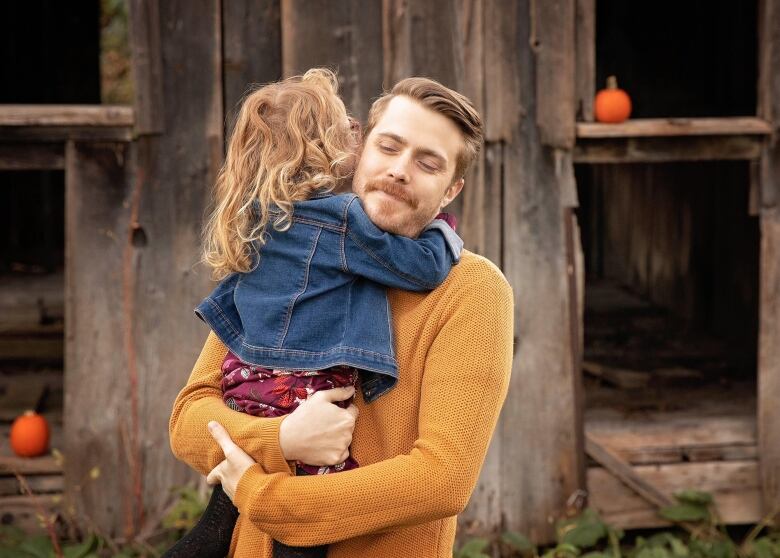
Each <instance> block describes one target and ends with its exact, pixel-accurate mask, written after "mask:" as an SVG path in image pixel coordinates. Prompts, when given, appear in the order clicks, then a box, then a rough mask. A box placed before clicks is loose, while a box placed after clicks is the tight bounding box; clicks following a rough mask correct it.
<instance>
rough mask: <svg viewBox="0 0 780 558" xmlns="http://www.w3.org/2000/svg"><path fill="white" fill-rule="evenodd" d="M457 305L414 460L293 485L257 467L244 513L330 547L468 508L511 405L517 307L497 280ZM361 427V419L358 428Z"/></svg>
mask: <svg viewBox="0 0 780 558" xmlns="http://www.w3.org/2000/svg"><path fill="white" fill-rule="evenodd" d="M491 279H492V280H490V281H481V282H478V283H477V284H473V283H472V284H471V285H469V286H468V289H464V290H463V292H460V293H459V294H458V295H457V296H454V297H452V298H453V301H452V304H451V308H450V309H449V310H448V312H446V313H445V316H444V317H442V322H441V328H440V331H439V333H438V335H437V337H436V339H435V341H434V342H433V343H432V345H431V347H430V350H429V351H428V356H427V359H426V364H425V371H424V376H423V380H422V386H421V399H420V407H419V419H418V429H419V435H418V438H417V440H416V441H415V443H414V445H413V448H412V450H411V451H410V452H409V453H408V454H403V455H398V456H396V457H394V458H391V459H388V460H385V461H381V462H379V463H374V464H371V465H366V466H361V467H360V468H357V469H354V470H351V471H345V472H341V473H338V474H334V475H322V476H314V477H303V476H302V477H290V476H287V475H282V474H266V473H264V472H263V469H262V468H261V467H259V466H257V465H253V466H252V467H250V468H249V469H247V471H246V472H245V473H244V475H243V476H242V478H241V480H240V481H239V484H238V487H237V490H236V495H235V504H236V506H237V507H238V509H239V511H240V513H241V514H242V515H244V514H245V515H246V516H247V518H248V519H249V520H251V521H253V522H254V523H255V524H256V526H257V527H258V529H260V530H262V531H265V532H267V533H269V534H270V535H271V536H272V537H273V538H274V539H277V540H279V541H281V542H283V543H286V544H289V545H303V546H306V545H314V544H326V543H332V542H335V541H339V540H344V539H348V538H352V537H356V536H360V535H364V534H368V533H376V532H379V531H384V530H388V529H394V528H398V527H403V526H409V525H415V524H420V523H425V522H429V521H434V520H437V519H441V518H444V517H450V516H453V515H457V514H458V513H460V512H461V511H462V510H463V509H464V508H465V506H466V504H467V502H468V500H469V498H470V496H471V493H472V491H473V489H474V487H475V486H476V483H477V480H478V477H479V471H480V469H481V467H482V462H483V461H484V458H485V454H486V453H487V448H488V443H489V441H490V438H491V436H492V433H493V430H494V428H495V425H496V422H497V420H498V415H499V412H500V410H501V406H502V405H503V402H504V398H505V396H506V392H507V388H508V384H509V376H510V372H511V364H512V339H513V310H512V307H513V301H512V292H511V288H510V287H509V285H508V284H507V283H506V281H505V280H504V279H503V278H501V279H500V280H499V279H497V278H496V277H495V276H493V277H491ZM358 420H360V419H358Z"/></svg>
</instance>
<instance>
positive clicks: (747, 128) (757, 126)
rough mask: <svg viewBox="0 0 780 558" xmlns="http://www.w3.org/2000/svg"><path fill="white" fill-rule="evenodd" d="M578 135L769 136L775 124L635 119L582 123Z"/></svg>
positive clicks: (736, 119)
mask: <svg viewBox="0 0 780 558" xmlns="http://www.w3.org/2000/svg"><path fill="white" fill-rule="evenodd" d="M576 129H577V138H628V137H660V136H663V137H669V136H729V135H734V136H744V135H757V136H766V135H769V134H771V133H772V125H771V124H770V122H769V121H767V120H765V119H763V118H755V117H751V116H726V117H720V118H636V119H633V120H626V121H625V122H621V123H620V124H604V123H601V122H579V123H577V125H576Z"/></svg>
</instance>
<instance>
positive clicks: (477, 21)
mask: <svg viewBox="0 0 780 558" xmlns="http://www.w3.org/2000/svg"><path fill="white" fill-rule="evenodd" d="M570 4H571V5H570ZM534 6H535V7H536V8H537V9H532V8H533V7H534ZM539 6H540V5H539V3H534V2H532V1H530V0H525V1H521V2H509V1H505V0H494V1H490V2H480V1H477V0H458V1H457V2H448V1H445V0H436V1H432V2H414V3H406V2H400V1H399V2H396V1H395V0H385V1H383V2H380V1H379V0H372V1H371V2H369V3H366V2H345V3H340V4H338V6H337V7H336V6H334V5H333V4H332V3H328V4H327V9H325V8H326V6H325V4H324V3H323V4H322V9H314V8H312V5H311V3H310V2H303V1H300V0H280V1H274V0H266V1H263V2H260V3H256V2H249V1H248V0H245V1H238V0H236V1H234V2H219V1H217V0H202V1H199V2H196V3H189V4H187V5H186V6H184V5H181V4H177V3H173V2H163V3H157V2H152V1H151V0H133V1H132V2H131V4H130V7H131V22H133V23H134V24H133V25H131V36H132V37H133V39H132V40H133V41H134V44H133V55H134V73H135V76H136V81H137V83H136V86H137V88H136V95H137V99H136V110H137V115H136V123H137V130H136V131H137V133H138V135H139V137H138V139H137V141H136V142H135V143H134V144H133V147H132V148H130V149H129V151H128V152H127V157H128V158H127V159H126V160H125V159H121V158H120V159H117V162H116V163H115V164H113V166H112V164H109V162H110V161H109V160H108V158H106V157H103V156H102V155H101V154H90V153H86V152H85V151H84V149H83V148H82V147H81V146H79V145H78V144H74V145H73V146H72V147H71V148H70V151H69V153H70V156H69V164H70V165H71V166H72V168H73V171H74V172H73V177H74V178H73V180H76V179H77V178H78V177H80V176H81V177H89V176H95V177H96V178H95V184H101V183H104V182H105V181H106V180H109V177H111V176H113V177H114V178H115V179H116V180H118V181H119V183H122V179H121V177H120V176H119V174H121V173H122V172H124V173H125V174H124V182H123V183H122V184H124V185H121V186H120V185H116V186H115V188H116V190H115V191H113V192H114V193H113V194H112V195H113V196H114V198H112V199H110V200H109V199H108V198H107V197H105V196H104V197H105V199H104V198H100V197H99V198H97V200H98V201H100V200H103V201H102V202H100V203H101V204H102V205H101V207H104V206H105V207H104V210H105V215H108V216H112V215H113V217H112V223H113V224H114V225H113V228H109V229H108V230H111V231H113V232H112V234H111V235H109V237H110V238H112V239H115V240H112V241H111V242H109V241H107V240H106V238H103V237H98V238H97V239H92V242H101V243H107V245H106V246H102V245H101V246H102V247H101V248H100V249H101V250H102V251H103V252H105V253H106V254H107V255H106V258H105V261H104V262H101V263H100V265H97V266H95V267H94V268H92V269H90V268H89V267H88V266H84V264H82V266H84V269H83V270H82V269H80V270H79V271H78V276H74V277H73V279H72V281H71V285H73V288H72V293H73V296H78V297H82V298H80V299H79V300H84V297H86V296H88V290H87V289H88V286H89V285H90V284H92V283H91V282H93V281H95V280H96V276H97V274H99V273H102V272H104V271H106V270H107V269H108V268H111V269H112V270H113V275H107V276H109V277H115V279H114V282H113V283H112V287H111V288H112V289H113V291H112V293H113V294H112V296H111V299H115V300H116V307H115V309H114V314H112V315H111V316H108V309H107V308H105V309H101V310H100V312H102V314H101V313H98V315H97V318H99V317H100V316H106V319H107V320H108V321H107V323H108V324H109V325H108V328H107V331H104V330H100V331H101V332H102V333H101V335H103V336H108V337H106V339H107V341H106V342H102V343H100V344H99V346H100V347H104V348H105V347H112V348H114V350H113V352H112V351H104V350H103V349H100V350H97V349H95V350H88V349H86V348H77V347H76V346H75V345H74V344H71V345H70V349H71V350H73V351H74V352H73V353H72V356H71V358H70V362H71V363H72V365H73V366H75V367H76V368H77V372H76V373H75V375H74V376H73V378H74V380H77V382H72V383H71V384H70V388H69V391H70V392H71V399H70V401H71V403H70V409H73V411H70V412H68V416H69V417H70V416H74V415H75V414H77V413H76V409H78V408H79V407H80V406H83V405H86V404H88V402H89V401H90V400H91V399H90V396H91V395H92V392H91V391H90V390H91V387H90V385H89V384H88V383H87V382H86V378H88V377H91V374H103V375H104V376H105V377H106V378H116V382H115V383H113V384H111V388H112V389H115V388H116V386H120V389H119V390H118V391H119V393H120V394H121V395H120V396H117V394H116V391H113V392H111V393H106V394H105V398H106V401H109V404H108V405H106V406H105V407H97V408H95V407H94V406H93V408H92V412H91V413H90V421H92V422H98V423H100V425H101V426H100V428H99V429H98V428H95V427H90V426H89V425H87V424H86V423H85V422H84V421H83V420H79V419H78V418H76V419H75V420H73V421H72V422H71V424H70V425H69V426H68V427H67V429H68V436H69V440H70V443H71V444H72V446H71V447H70V448H69V451H71V452H77V453H84V454H87V453H90V454H93V455H94V456H95V458H96V459H97V461H98V462H100V463H104V464H107V466H108V467H111V468H114V467H115V468H116V470H117V471H121V475H122V479H123V480H122V482H117V483H115V485H114V486H110V487H108V488H106V487H105V486H103V485H101V490H103V491H104V492H103V494H102V495H100V496H98V495H97V493H95V492H94V491H90V490H87V491H85V492H83V493H82V494H80V495H76V496H75V497H76V498H77V499H78V500H79V503H80V505H81V506H82V507H83V509H90V508H92V509H94V510H96V511H98V512H100V513H99V515H98V516H97V517H95V518H94V519H95V521H96V524H97V525H98V527H100V528H101V529H103V530H105V531H107V532H114V533H131V532H134V531H137V529H138V528H139V527H140V526H141V525H142V522H143V519H144V518H154V517H156V516H157V515H158V514H159V513H160V511H161V510H162V509H163V507H164V506H165V504H166V503H167V501H168V498H169V496H168V493H167V489H168V487H170V486H175V485H180V484H183V483H184V482H185V481H187V480H188V479H192V478H195V475H194V474H193V473H192V472H191V471H189V470H188V469H187V468H186V466H184V465H183V464H181V463H177V462H175V460H174V458H173V457H172V455H171V454H170V453H169V452H167V451H164V450H163V448H166V447H167V420H168V416H169V413H170V409H171V403H172V401H173V399H174V397H175V395H176V393H177V391H178V389H179V388H180V387H181V386H182V385H183V384H184V382H185V381H186V378H187V375H188V373H189V371H190V369H191V366H192V363H193V362H194V360H195V357H196V355H197V352H198V350H199V349H200V347H201V344H202V341H203V339H204V338H205V335H206V329H205V327H204V326H203V325H202V324H200V323H199V322H198V321H197V320H195V319H194V318H193V316H192V311H191V309H192V308H193V306H194V305H195V304H197V302H198V301H199V300H200V299H201V297H202V296H203V295H204V294H205V293H206V292H207V291H208V289H209V287H210V286H211V284H210V283H209V280H208V273H207V270H205V269H203V268H201V267H199V266H198V265H197V262H198V249H199V244H200V239H199V233H200V229H201V226H202V222H203V215H204V210H205V208H206V206H207V195H206V191H207V189H208V188H209V187H210V185H211V184H213V181H214V178H215V174H216V171H217V169H218V167H219V165H220V163H221V160H222V156H223V139H224V127H225V123H226V121H227V123H228V126H229V118H230V115H231V114H232V113H233V109H234V107H235V105H236V103H237V102H238V101H239V99H240V97H241V95H242V94H243V93H244V91H245V90H246V88H247V86H249V84H251V83H256V82H265V81H269V80H273V79H276V78H278V77H281V76H283V75H289V74H292V73H298V72H301V71H303V70H305V69H306V68H308V67H311V66H314V65H328V66H333V67H336V68H337V69H338V70H339V73H340V76H341V79H342V91H343V93H344V96H345V99H346V102H347V104H348V105H349V107H350V109H351V110H352V111H353V113H355V114H357V115H359V116H361V117H364V116H365V114H366V113H367V110H368V107H369V106H370V102H371V100H372V98H373V97H375V96H377V95H378V94H379V93H380V91H381V89H382V86H385V87H388V86H390V85H392V84H393V83H394V82H396V81H397V80H398V79H401V78H403V77H406V76H409V75H429V76H432V77H434V78H436V79H439V80H440V81H442V82H444V83H445V84H447V85H450V86H452V87H455V88H456V89H459V90H461V91H463V92H464V93H466V94H467V95H469V96H471V97H472V98H473V99H474V101H475V103H476V105H477V107H478V108H479V109H480V110H481V112H482V114H483V116H484V118H485V122H486V145H485V150H484V151H483V154H482V156H481V158H480V160H479V161H478V163H477V164H476V165H475V169H474V170H473V171H472V172H471V173H470V175H469V176H468V177H467V185H466V189H465V190H464V194H463V195H462V196H461V197H460V199H459V201H458V202H457V203H456V204H455V205H454V208H453V209H454V211H455V212H456V213H457V214H458V215H459V217H460V218H461V226H460V231H461V233H462V236H463V237H464V239H465V241H466V246H467V247H468V248H470V249H472V250H475V251H477V252H479V253H483V254H484V255H486V256H487V257H488V258H490V259H491V260H492V261H494V262H495V263H496V264H498V265H500V266H501V267H502V268H503V270H504V272H505V274H506V275H507V277H508V279H509V280H510V282H511V283H512V285H513V287H514V289H515V296H516V304H517V313H516V324H517V332H516V340H517V341H516V351H517V356H516V360H515V364H514V370H513V374H514V380H513V382H512V385H511V388H510V394H509V397H508V400H507V404H506V407H505V411H504V415H503V418H502V420H501V423H500V426H499V430H498V432H497V435H496V437H495V440H494V443H493V445H492V446H491V449H490V455H489V457H488V460H487V463H486V465H485V469H484V473H483V475H482V478H481V480H480V484H479V487H478V489H477V492H476V494H475V496H474V499H473V501H472V505H471V507H470V508H469V509H468V510H467V512H466V513H465V514H464V515H463V524H464V525H465V526H467V527H468V529H466V531H469V532H486V531H496V530H499V529H503V528H507V529H513V530H518V531H523V532H527V533H529V534H531V535H532V536H533V537H534V538H536V539H538V540H546V539H549V538H550V535H551V519H552V518H554V517H555V516H556V515H557V514H558V513H559V512H560V511H561V509H562V508H563V507H564V505H565V503H566V500H567V498H568V497H569V495H570V494H571V493H572V492H573V491H574V490H575V489H576V488H578V487H579V486H581V484H582V471H583V468H582V462H581V461H582V458H583V453H582V451H581V441H580V439H579V432H578V412H579V411H578V407H577V397H576V393H577V382H578V379H579V375H578V374H575V373H574V371H575V370H577V369H578V365H577V356H576V352H575V351H574V349H573V347H574V346H575V345H576V344H577V341H576V339H577V337H578V335H579V334H578V332H577V326H576V319H577V318H576V315H577V308H576V304H575V299H576V298H577V292H576V288H574V282H573V270H572V265H573V262H574V260H575V259H576V246H577V242H576V238H575V236H576V232H575V231H576V222H574V220H573V216H572V213H571V207H572V206H573V205H575V204H576V192H575V191H574V188H573V185H574V182H573V171H572V165H571V157H570V152H569V148H570V147H571V145H572V143H573V127H572V122H573V121H574V111H575V109H576V107H575V100H574V94H575V88H574V86H573V85H572V84H573V82H574V75H573V72H574V63H573V60H574V18H575V10H574V5H573V4H572V3H570V2H567V1H565V0H560V1H556V2H552V3H550V5H548V4H547V3H545V5H544V6H543V7H542V8H540V7H539ZM223 53H224V59H223ZM562 69H563V70H562ZM155 76H158V77H157V78H156V77H155ZM159 76H161V78H160V77H159ZM537 76H541V77H542V79H543V81H542V82H540V83H544V84H545V85H544V87H543V88H541V89H540V86H539V85H538V84H537V81H536V79H537ZM155 79H161V80H162V81H161V87H160V86H156V85H155V84H154V80H155ZM548 87H549V88H550V90H549V91H548V90H547V89H546V88H548ZM541 97H544V98H543V99H541ZM556 107H561V110H560V111H557V108H556ZM101 153H102V152H101ZM92 155H95V156H94V157H93V156H92ZM98 155H100V156H98ZM101 161H102V162H103V163H101ZM122 162H130V163H131V164H132V167H131V168H130V170H129V171H128V170H127V169H125V170H122V169H123V168H124V167H123V166H122V164H121V163H122ZM101 165H102V166H101ZM106 165H107V166H106ZM101 173H102V174H101ZM83 188H86V186H82V189H83ZM90 191H91V190H90ZM120 198H121V200H122V201H121V202H120ZM112 204H113V205H112ZM116 204H119V205H118V206H117V205H116ZM109 205H111V207H113V209H111V208H110V207H109ZM118 208H121V209H118ZM112 212H113V213H112ZM117 212H118V213H117ZM72 215H73V216H72V217H71V221H70V222H71V225H72V227H73V233H72V234H73V235H74V236H73V238H88V237H89V235H90V234H94V230H96V227H100V224H101V223H102V222H103V221H102V220H103V219H104V218H105V215H103V216H102V217H101V216H99V215H98V216H96V215H92V214H91V213H89V212H85V209H84V208H83V207H80V206H78V205H73V207H72ZM80 216H83V219H82V220H79V219H80ZM117 266H118V267H117ZM118 269H120V270H121V273H119V272H118V271H117V270H118ZM117 273H119V276H118V277H117ZM117 281H118V282H117ZM76 285H78V288H76ZM85 308H88V306H85ZM109 317H110V320H109ZM80 319H81V320H82V321H81V322H78V323H80V324H81V325H80V326H79V327H85V328H87V329H86V330H84V331H81V330H74V331H79V332H80V333H79V336H80V337H79V338H80V339H83V338H88V337H89V332H90V331H91V330H90V329H89V327H93V324H90V325H89V326H87V325H85V324H84V321H83V319H84V317H83V316H82V317H81V318H80ZM131 324H132V325H131ZM118 348H121V349H118ZM173 348H175V349H173ZM101 351H102V352H101ZM82 380H83V382H82ZM96 393H98V394H99V393H102V392H96ZM112 432H113V433H114V435H113V436H111V435H110V433H112ZM540 432H544V436H540ZM90 464H91V462H89V463H87V462H85V463H81V464H79V463H72V464H71V465H70V466H69V467H70V468H69V469H68V473H67V475H68V476H69V478H70V479H71V480H72V481H73V482H75V480H74V479H76V478H79V475H81V476H83V475H85V474H88V472H89V466H90ZM119 502H121V503H122V504H121V505H118V504H117V503H119Z"/></svg>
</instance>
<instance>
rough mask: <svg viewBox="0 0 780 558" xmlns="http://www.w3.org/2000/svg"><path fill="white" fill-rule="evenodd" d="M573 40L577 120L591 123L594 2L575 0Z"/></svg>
mask: <svg viewBox="0 0 780 558" xmlns="http://www.w3.org/2000/svg"><path fill="white" fill-rule="evenodd" d="M575 10H576V16H575V17H576V24H575V25H576V28H575V40H576V42H577V55H576V56H577V58H576V64H577V67H576V69H575V73H576V75H577V84H576V85H577V119H578V120H584V121H586V122H592V121H593V100H594V98H595V96H596V89H597V88H596V0H577V4H576V7H575Z"/></svg>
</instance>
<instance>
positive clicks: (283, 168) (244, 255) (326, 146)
mask: <svg viewBox="0 0 780 558" xmlns="http://www.w3.org/2000/svg"><path fill="white" fill-rule="evenodd" d="M358 139H359V138H358V137H357V136H356V134H355V132H354V131H353V129H352V126H351V121H350V119H349V118H348V115H347V111H346V108H345V107H344V103H343V102H342V101H341V99H340V98H339V96H338V82H337V80H336V75H335V74H334V73H333V72H331V71H330V70H327V69H321V68H315V69H312V70H309V71H308V72H306V73H305V74H304V75H303V76H295V77H291V78H288V79H285V80H282V81H279V82H276V83H271V84H269V85H265V86H263V87H261V88H259V89H257V90H255V91H253V92H251V93H250V94H249V95H248V96H247V97H246V98H245V99H244V102H243V104H242V106H241V111H240V112H239V115H238V118H237V120H236V125H235V128H234V129H233V134H232V136H231V138H230V143H229V144H228V150H227V157H226V158H225V164H224V165H223V166H222V168H221V169H220V171H219V174H218V176H217V181H216V184H215V187H214V191H213V206H214V209H213V212H212V213H211V216H210V218H209V220H208V222H207V223H206V226H205V229H204V234H203V236H204V248H203V260H204V261H205V262H206V263H207V264H209V265H210V266H211V267H212V269H213V271H212V275H213V277H214V278H215V279H222V278H224V277H225V276H227V275H229V274H230V273H233V272H247V271H249V270H250V268H251V266H252V262H253V258H252V256H253V255H254V254H255V253H256V248H257V247H256V246H254V243H255V242H257V243H258V245H262V244H263V243H264V242H265V235H264V232H265V230H266V226H267V225H268V223H269V209H270V208H271V207H272V206H274V205H275V206H276V207H278V208H279V209H280V210H281V213H280V214H279V216H278V217H276V216H274V220H273V222H272V223H271V224H272V226H273V227H274V228H275V229H277V230H286V229H287V228H289V226H290V225H291V223H292V213H293V202H296V201H301V200H306V199H308V198H310V197H311V196H312V194H314V193H321V192H328V191H331V190H333V189H334V188H335V187H336V186H338V185H340V183H342V182H343V181H344V179H346V178H348V177H349V175H350V174H351V173H352V170H353V168H354V163H355V157H356V150H357V142H358Z"/></svg>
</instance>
